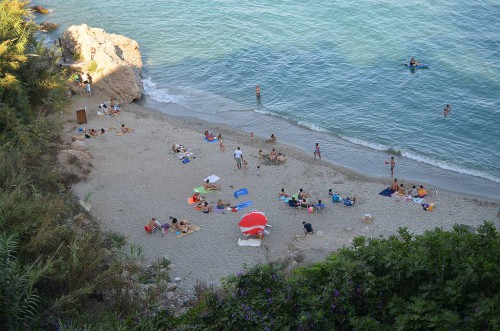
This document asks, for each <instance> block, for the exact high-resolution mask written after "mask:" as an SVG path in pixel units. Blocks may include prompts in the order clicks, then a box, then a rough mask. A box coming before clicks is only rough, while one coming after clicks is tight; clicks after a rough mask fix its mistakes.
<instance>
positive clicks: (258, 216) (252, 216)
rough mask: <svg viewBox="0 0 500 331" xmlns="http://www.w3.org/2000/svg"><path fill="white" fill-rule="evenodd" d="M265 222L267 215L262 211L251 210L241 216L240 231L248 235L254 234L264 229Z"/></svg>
mask: <svg viewBox="0 0 500 331" xmlns="http://www.w3.org/2000/svg"><path fill="white" fill-rule="evenodd" d="M266 224H267V217H266V215H264V213H263V212H260V211H251V212H249V213H248V214H246V215H244V216H243V217H242V218H241V221H240V223H238V225H239V226H240V229H241V232H243V233H244V234H249V235H256V234H258V233H259V232H262V231H264V229H265V227H266Z"/></svg>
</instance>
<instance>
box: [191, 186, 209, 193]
mask: <svg viewBox="0 0 500 331" xmlns="http://www.w3.org/2000/svg"><path fill="white" fill-rule="evenodd" d="M193 192H195V193H196V192H198V193H200V194H207V193H212V192H214V191H213V190H208V191H207V190H205V188H204V187H203V186H198V187H195V188H194V189H193Z"/></svg>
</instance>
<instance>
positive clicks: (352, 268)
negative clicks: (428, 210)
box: [191, 222, 500, 330]
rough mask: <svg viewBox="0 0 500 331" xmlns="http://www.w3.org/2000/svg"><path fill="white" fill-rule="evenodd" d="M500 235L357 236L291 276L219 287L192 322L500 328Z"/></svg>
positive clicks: (234, 280)
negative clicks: (351, 246)
mask: <svg viewBox="0 0 500 331" xmlns="http://www.w3.org/2000/svg"><path fill="white" fill-rule="evenodd" d="M499 251H500V236H499V234H498V232H497V230H496V228H495V227H494V226H493V225H492V224H491V223H487V222H486V223H485V224H484V225H482V226H480V227H479V228H478V230H477V233H470V232H469V231H468V230H467V228H466V227H465V226H458V225H457V226H455V227H454V229H453V231H451V232H447V231H443V230H441V229H435V230H433V231H427V232H426V233H425V234H423V235H419V236H415V235H411V234H410V233H408V232H407V230H406V229H400V230H399V234H398V235H394V236H391V237H389V238H387V239H366V238H364V237H359V238H356V239H355V242H354V247H353V248H350V249H341V250H339V251H338V252H336V253H334V254H332V255H331V256H330V257H329V258H328V259H327V260H326V261H324V262H320V263H316V264H314V265H311V266H308V267H300V268H298V269H296V270H295V271H294V272H293V274H292V275H290V276H285V274H284V273H283V272H282V271H281V269H280V268H278V267H276V266H270V265H260V266H257V267H255V268H253V269H251V270H247V271H245V272H241V273H239V274H238V275H235V276H232V277H230V278H228V279H227V282H226V284H225V286H224V290H223V291H222V292H216V291H211V292H209V293H207V294H206V295H205V299H204V300H202V302H201V303H200V304H199V307H204V309H205V310H204V312H203V313H202V314H201V316H199V317H197V318H193V319H192V320H191V323H194V324H200V325H202V327H201V328H202V329H207V330H289V329H292V330H332V329H339V330H352V329H357V330H366V329H368V330H380V329H382V330H384V329H385V330H393V329H398V330H428V329H443V330H457V329H475V330H478V329H480V330H497V329H499V328H500V311H499V309H500V308H499V307H500V295H499V292H498V289H499V285H500V284H499V283H500V262H499V261H500V258H499V256H498V252H499Z"/></svg>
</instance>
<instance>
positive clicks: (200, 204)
mask: <svg viewBox="0 0 500 331" xmlns="http://www.w3.org/2000/svg"><path fill="white" fill-rule="evenodd" d="M192 199H193V202H195V203H197V205H196V209H198V210H200V211H201V212H202V213H205V214H208V213H210V212H212V211H213V208H212V206H211V205H209V204H208V201H205V199H204V198H203V197H202V196H201V195H200V193H199V192H195V193H194V194H193V197H192ZM226 207H231V204H230V203H229V202H224V201H222V199H219V200H217V202H216V203H215V208H216V209H218V210H222V209H225V208H226Z"/></svg>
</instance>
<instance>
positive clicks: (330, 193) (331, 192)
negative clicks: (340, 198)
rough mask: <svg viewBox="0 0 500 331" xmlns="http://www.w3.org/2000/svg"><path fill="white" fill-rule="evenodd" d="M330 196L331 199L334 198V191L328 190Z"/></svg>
mask: <svg viewBox="0 0 500 331" xmlns="http://www.w3.org/2000/svg"><path fill="white" fill-rule="evenodd" d="M328 196H330V197H332V196H333V190H332V189H331V188H329V189H328Z"/></svg>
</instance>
